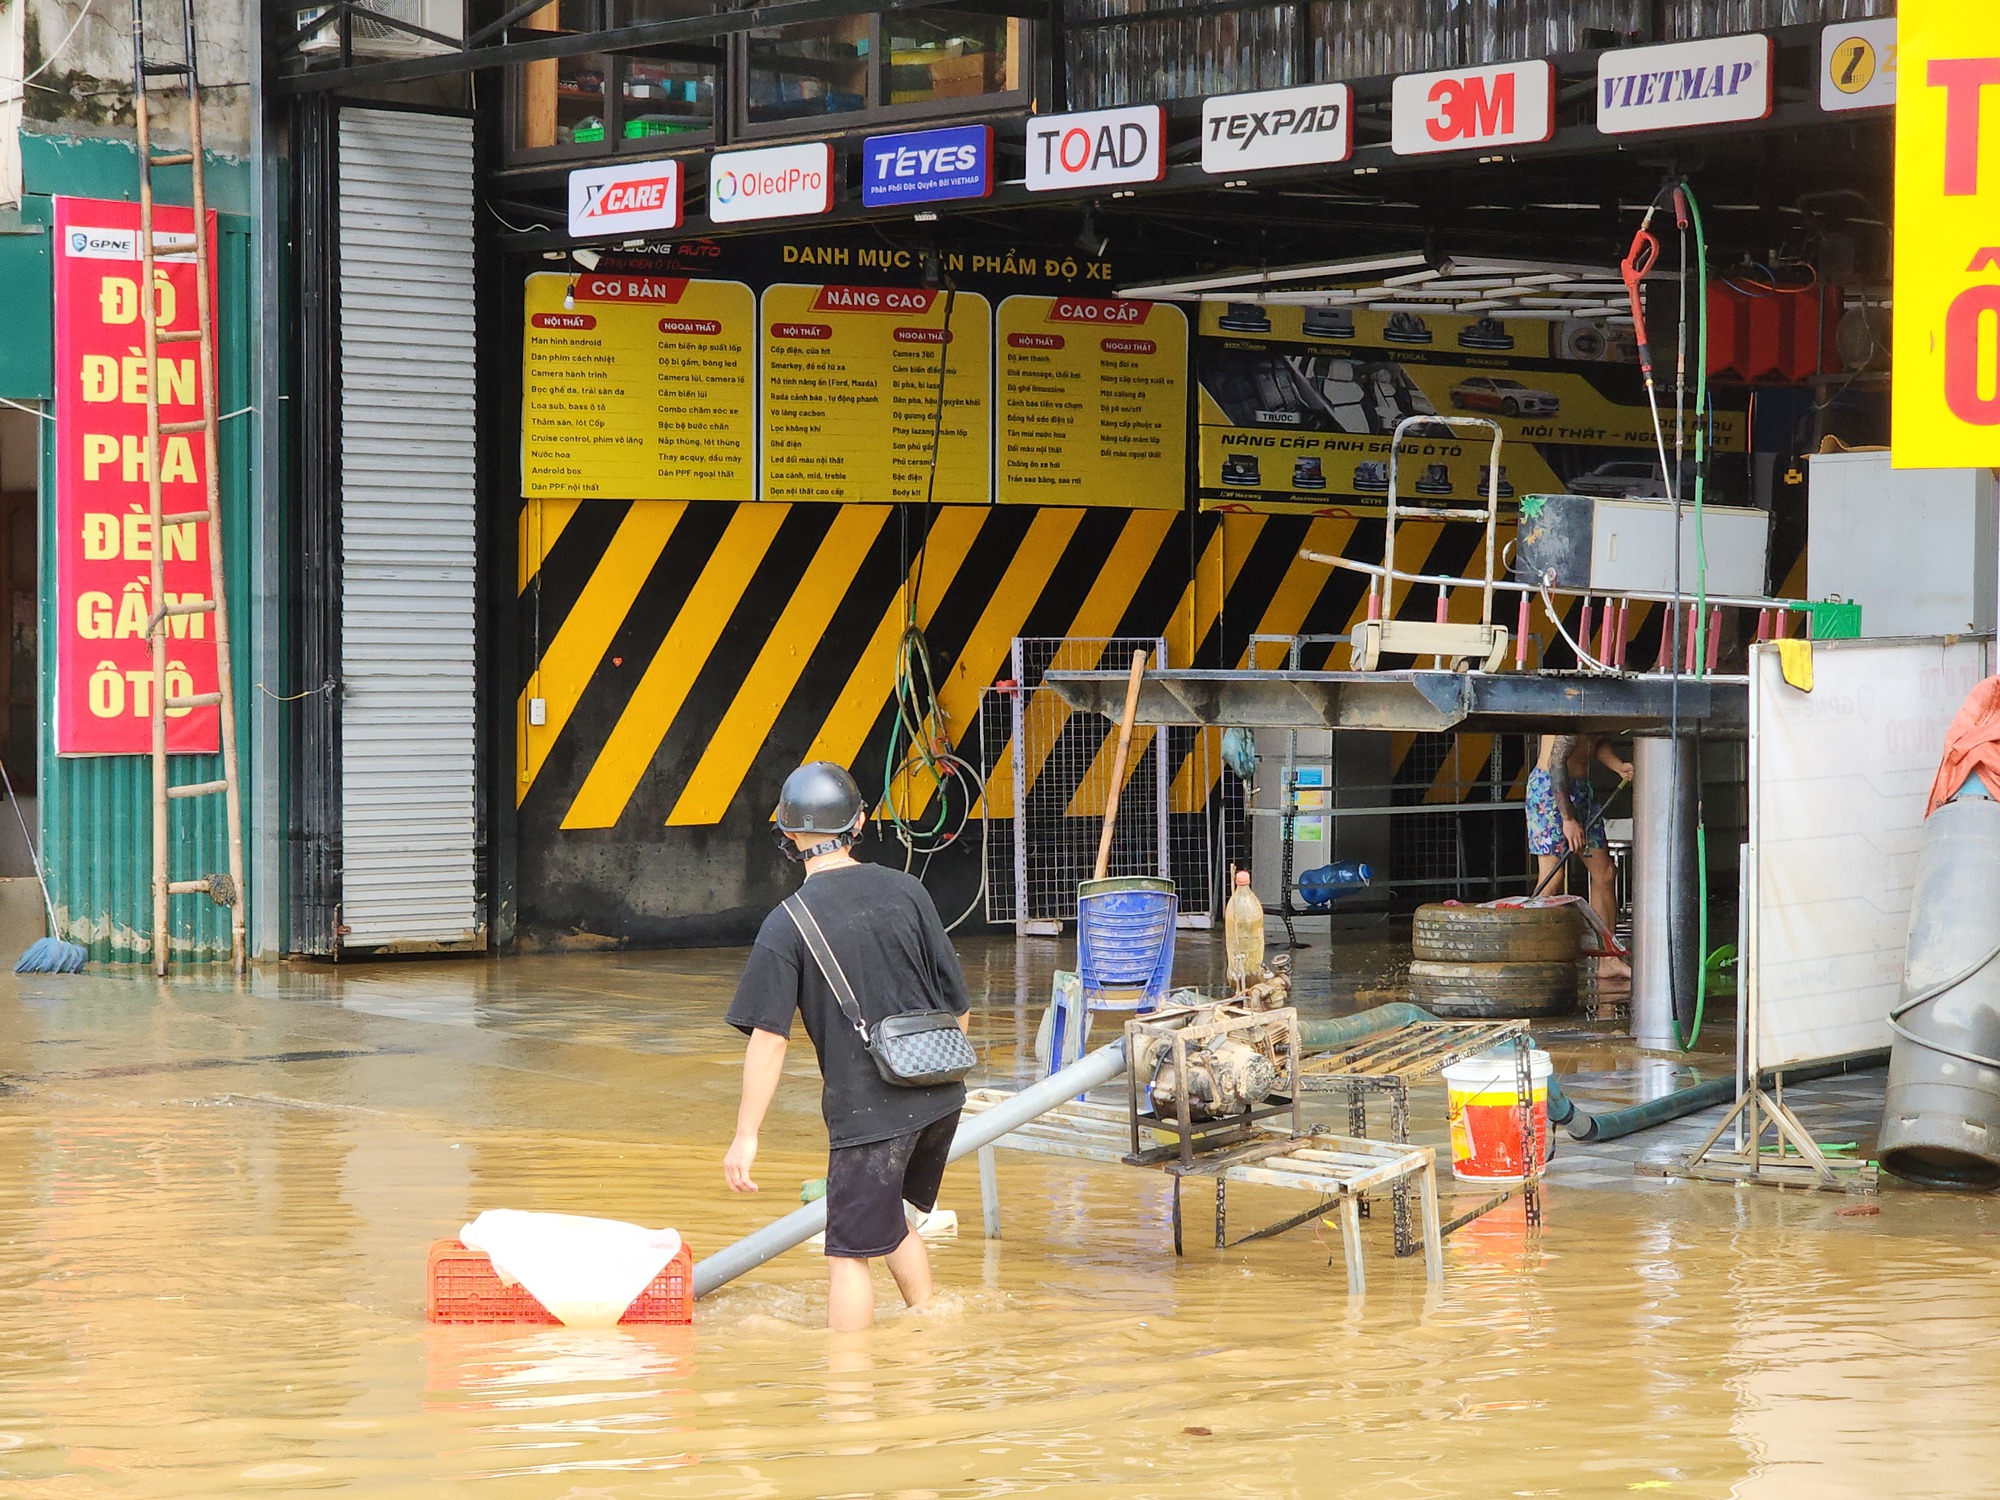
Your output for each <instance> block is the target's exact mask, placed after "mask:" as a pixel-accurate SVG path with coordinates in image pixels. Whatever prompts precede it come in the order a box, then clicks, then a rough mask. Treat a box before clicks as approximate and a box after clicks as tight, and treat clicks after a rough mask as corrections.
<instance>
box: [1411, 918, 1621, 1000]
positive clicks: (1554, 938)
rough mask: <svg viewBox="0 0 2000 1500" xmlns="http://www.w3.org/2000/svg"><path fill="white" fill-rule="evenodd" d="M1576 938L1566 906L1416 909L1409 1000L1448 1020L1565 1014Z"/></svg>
mask: <svg viewBox="0 0 2000 1500" xmlns="http://www.w3.org/2000/svg"><path fill="white" fill-rule="evenodd" d="M1581 937H1582V929H1581V925H1580V924H1579V922H1578V920H1577V916H1576V913H1575V911H1574V910H1573V909H1572V908H1570V907H1568V906H1442V905H1438V906H1420V907H1418V908H1417V915H1416V920H1415V922H1414V923H1413V924H1412V926H1411V932H1410V946H1411V951H1412V955H1413V961H1412V963H1411V964H1410V999H1411V1000H1412V1001H1413V1002H1414V1003H1416V1004H1418V1005H1421V1006H1422V1007H1423V1008H1424V1009H1425V1010H1428V1011H1430V1012H1431V1013H1432V1014H1433V1015H1438V1016H1445V1017H1449V1018H1452V1019H1472V1020H1511V1019H1518V1018H1526V1019H1530V1020H1532V1019H1534V1018H1536V1017H1538V1016H1561V1015H1567V1014H1568V1013H1569V1012H1570V1011H1572V1010H1574V1009H1575V1008H1576V969H1577V955H1578V948H1579V945H1580V942H1581Z"/></svg>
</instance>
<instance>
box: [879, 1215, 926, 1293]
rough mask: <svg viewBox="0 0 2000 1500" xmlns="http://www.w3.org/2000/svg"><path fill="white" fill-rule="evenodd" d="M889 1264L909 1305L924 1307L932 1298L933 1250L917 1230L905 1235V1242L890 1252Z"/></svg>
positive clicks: (897, 1284) (890, 1270) (891, 1272)
mask: <svg viewBox="0 0 2000 1500" xmlns="http://www.w3.org/2000/svg"><path fill="white" fill-rule="evenodd" d="M888 1265H889V1274H890V1275H891V1276H893V1277H895V1278H896V1290H898V1291H899V1292H901V1293H902V1294H903V1301H904V1303H905V1304H906V1305H907V1306H910V1307H922V1306H923V1305H924V1304H925V1303H926V1302H928V1301H930V1300H931V1252H930V1250H929V1248H928V1247H927V1246H926V1245H925V1244H924V1237H923V1236H922V1235H920V1234H918V1233H917V1232H916V1230H914V1229H912V1230H911V1231H910V1232H909V1233H908V1234H906V1235H904V1236H903V1243H902V1244H900V1245H898V1246H897V1247H896V1248H895V1249H893V1250H891V1251H890V1252H889V1260H888Z"/></svg>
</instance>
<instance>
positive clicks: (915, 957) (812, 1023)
mask: <svg viewBox="0 0 2000 1500" xmlns="http://www.w3.org/2000/svg"><path fill="white" fill-rule="evenodd" d="M801 894H802V896H803V897H804V899H805V903H806V907H807V909H808V910H810V911H811V912H812V914H813V916H814V917H816V918H817V919H818V921H819V925H820V930H821V931H823V932H824V933H825V934H826V941H827V946H828V947H830V948H832V950H833V953H834V956H835V957H836V958H838V959H839V960H840V966H841V968H842V969H844V970H845V971H846V972H847V981H848V983H849V984H850V985H852V986H853V988H854V995H855V998H856V999H857V1000H858V1001H859V1002H860V1004H861V1015H862V1018H863V1020H865V1021H866V1022H867V1023H868V1024H869V1025H871V1026H872V1025H873V1024H874V1023H875V1022H877V1021H879V1020H881V1019H882V1018H883V1017H885V1016H892V1015H901V1014H902V1013H904V1012H906V1011H922V1010H946V1011H950V1012H951V1013H952V1014H953V1015H955V1016H962V1015H964V1014H965V1013H966V1012H967V1011H968V1010H970V1009H972V997H971V996H970V995H968V994H967V993H966V990H965V975H964V974H963V973H962V972H961V971H960V970H959V967H958V955H957V954H955V953H954V952H952V947H951V939H950V938H949V937H948V936H946V934H945V930H944V923H943V922H942V921H940V920H939V919H938V914H937V907H936V906H935V905H933V904H932V902H931V896H930V892H929V891H927V890H925V889H924V885H923V882H922V881H920V880H918V879H916V878H915V877H914V876H911V875H906V874H904V873H903V872H902V871H901V870H891V869H887V868H885V867H883V866H881V865H865V864H856V865H842V866H836V867H835V868H834V869H831V870H822V871H820V872H819V873H818V874H817V875H813V876H809V877H808V878H807V880H806V883H805V885H804V886H803V887H802V888H801ZM794 1011H796V1012H799V1013H800V1014H802V1015H804V1017H805V1021H806V1035H808V1036H810V1037H811V1038H812V1044H813V1050H814V1051H816V1052H817V1053H819V1070H820V1074H821V1076H822V1077H824V1078H825V1080H826V1088H825V1090H824V1092H823V1093H822V1095H821V1098H820V1109H821V1112H822V1113H823V1114H824V1115H825V1116H826V1134H827V1139H828V1141H829V1142H831V1144H833V1145H835V1146H865V1145H868V1144H869V1143H871V1142H873V1141H886V1140H892V1139H894V1138H895V1137H897V1136H899V1135H908V1134H910V1133H911V1132H912V1131H917V1130H922V1129H923V1128H924V1127H925V1126H926V1125H930V1124H933V1123H935V1122H936V1121H938V1120H941V1119H943V1118H944V1117H945V1116H946V1115H948V1114H950V1113H951V1112H952V1111H953V1110H955V1109H957V1108H959V1107H960V1106H961V1105H963V1104H964V1103H965V1085H964V1084H962V1083H941V1084H938V1085H936V1086H935V1087H933V1088H923V1089H906V1088H900V1087H898V1086H897V1085H895V1084H892V1083H890V1082H888V1081H887V1080H886V1079H884V1078H883V1077H882V1075H881V1073H880V1072H879V1071H878V1070H877V1069H876V1067H875V1059H874V1058H872V1057H870V1056H869V1055H868V1050H867V1048H865V1047H864V1046H862V1044H861V1038H860V1037H858V1036H856V1035H855V1034H854V1028H853V1027H852V1026H850V1025H849V1024H848V1022H847V1017H846V1016H845V1015H843V1014H842V1012H841V1009H840V1002H839V1001H838V1000H836V999H835V998H834V995H833V988H832V986H830V985H829V984H828V983H827V982H826V980H825V978H824V977H823V976H822V975H821V973H820V970H819V965H818V964H817V963H815V962H814V961H813V956H812V950H811V949H809V948H808V947H806V943H805V939H804V938H802V937H801V936H799V929H798V927H797V926H796V924H794V923H793V921H792V918H791V913H789V912H787V911H786V910H785V909H784V908H783V907H782V906H781V907H779V908H778V909H777V910H775V911H773V912H772V913H771V914H770V915H769V916H768V917H766V918H765V919H764V925H763V926H762V927H761V928H759V929H758V932H757V944H756V946H755V947H753V948H752V949H751V950H750V961H749V962H748V963H747V964H745V965H744V966H743V978H742V980H741V981H740V982H739V983H738V984H737V986H736V998H735V999H734V1000H733V1001H731V1002H730V1005H729V1015H728V1020H729V1023H730V1025H732V1026H734V1027H736V1028H737V1030H739V1031H741V1032H743V1033H745V1034H746V1035H747V1034H748V1033H750V1032H752V1031H774V1032H776V1033H777V1034H778V1035H779V1036H783V1037H789V1036H790V1035H791V1034H792V1014H793V1012H794Z"/></svg>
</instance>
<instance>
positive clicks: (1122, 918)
mask: <svg viewBox="0 0 2000 1500" xmlns="http://www.w3.org/2000/svg"><path fill="white" fill-rule="evenodd" d="M1179 911H1180V899H1179V897H1178V896H1176V895H1175V893H1174V883H1173V882H1172V881H1171V880H1162V879H1160V878H1158V877H1157V876H1150V875H1123V876H1117V877H1114V878H1112V879H1109V880H1086V881H1084V882H1083V883H1082V884H1081V885H1079V886H1078V887H1077V892H1076V968H1077V981H1078V982H1077V984H1076V986H1075V988H1074V989H1073V990H1071V989H1069V987H1067V986H1063V985H1058V986H1057V988H1056V993H1055V997H1054V1005H1055V1024H1054V1034H1053V1036H1052V1038H1051V1042H1052V1045H1051V1047H1050V1050H1049V1063H1050V1069H1051V1071H1055V1070H1057V1069H1060V1068H1062V1067H1063V1066H1065V1065H1066V1064H1067V1063H1070V1062H1074V1061H1075V1060H1076V1059H1075V1058H1074V1057H1071V1056H1070V1055H1069V1054H1070V1053H1071V1052H1075V1053H1077V1054H1078V1055H1081V1053H1082V1049H1083V1041H1084V1038H1085V1036H1086V1035H1087V1034H1088V1032H1089V1029H1090V1020H1089V1013H1090V1012H1091V1011H1096V1010H1130V1011H1142V1012H1143V1011H1149V1010H1157V1009H1159V1007H1160V1006H1161V1004H1162V1003H1164V1002H1165V1000H1166V998H1167V996H1168V994H1169V993H1170V992H1171V991H1172V989H1173V973H1174V917H1175V916H1176V914H1177V913H1178V912H1179ZM1071 1004H1077V1005H1080V1007H1081V1011H1080V1013H1079V1014H1076V1015H1074V1016H1072V1015H1071V1013H1070V1006H1071ZM1072 1033H1073V1035H1072ZM1065 1043H1067V1045H1065Z"/></svg>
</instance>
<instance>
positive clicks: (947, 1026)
mask: <svg viewBox="0 0 2000 1500" xmlns="http://www.w3.org/2000/svg"><path fill="white" fill-rule="evenodd" d="M785 911H786V914H787V915H789V916H790V917H791V919H792V925H793V926H795V927H797V928H798V929H799V936H800V937H802V938H804V939H805V940H806V947H807V948H809V949H811V950H812V956H813V962H815V963H817V964H818V965H819V971H820V973H821V975H822V976H824V978H825V979H826V982H827V985H828V987H829V988H831V989H832V990H833V998H834V999H835V1000H837V1001H838V1002H839V1003H840V1010H841V1014H842V1015H844V1016H846V1017H847V1024H848V1025H850V1026H852V1027H853V1028H854V1034H855V1035H856V1036H858V1037H859V1038H861V1045H862V1046H863V1047H865V1048H866V1049H867V1050H868V1055H869V1056H870V1057H872V1058H874V1059H875V1068H876V1071H877V1072H879V1073H880V1074H881V1075H882V1077H883V1079H884V1080H885V1081H886V1082H889V1083H893V1084H895V1085H897V1086H898V1087H899V1088H906V1089H927V1088H935V1087H936V1086H937V1085H938V1084H941V1083H957V1082H959V1081H960V1080H961V1079H963V1078H964V1077H965V1075H966V1074H968V1073H970V1072H971V1071H972V1066H973V1064H974V1063H976V1062H977V1061H978V1060H979V1059H978V1058H977V1056H976V1055H975V1054H974V1053H973V1050H972V1043H971V1042H969V1041H967V1040H966V1039H965V1033H964V1032H963V1031H962V1030H960V1028H959V1024H958V1017H956V1016H954V1015H952V1014H950V1013H949V1012H947V1011H942V1010H918V1011H907V1012H905V1013H903V1014H901V1015H895V1016H887V1017H885V1018H883V1019H882V1020H880V1021H878V1022H876V1023H875V1026H874V1028H873V1029H872V1030H871V1029H870V1027H869V1025H868V1023H867V1022H866V1021H864V1020H863V1019H862V1018H861V1002H860V1001H859V1000H857V999H856V998H855V995H854V986H853V985H851V984H849V983H848V982H847V971H846V970H845V969H843V968H841V966H840V959H839V957H838V956H837V955H836V954H835V953H834V951H833V947H832V945H831V944H829V943H828V942H827V940H826V934H825V933H824V932H822V931H821V930H820V925H819V920H818V918H816V917H814V916H813V914H812V911H811V909H810V908H809V907H807V905H806V904H805V902H804V901H803V900H802V899H800V897H799V894H798V892H796V891H794V892H793V893H792V894H791V895H789V896H787V897H786V898H785Z"/></svg>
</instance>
